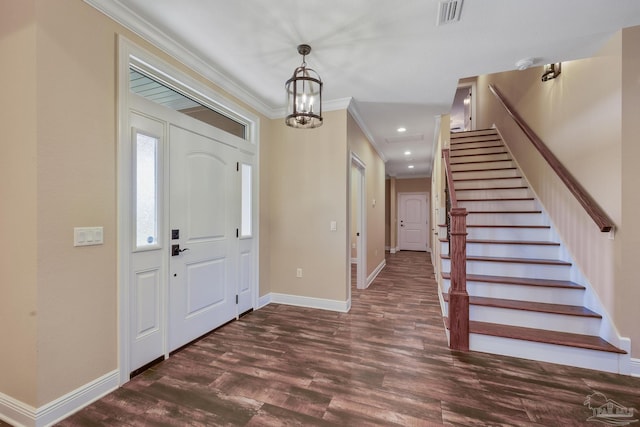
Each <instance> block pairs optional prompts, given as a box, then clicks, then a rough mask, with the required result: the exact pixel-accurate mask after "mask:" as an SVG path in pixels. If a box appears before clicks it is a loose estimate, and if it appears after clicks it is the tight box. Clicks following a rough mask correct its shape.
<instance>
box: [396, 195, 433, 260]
mask: <svg viewBox="0 0 640 427" xmlns="http://www.w3.org/2000/svg"><path fill="white" fill-rule="evenodd" d="M428 221H429V212H428V206H427V194H426V193H400V194H398V237H399V241H398V243H399V244H398V246H399V248H400V250H401V251H402V250H405V251H426V250H427V249H428V248H427V230H428V229H429V224H428Z"/></svg>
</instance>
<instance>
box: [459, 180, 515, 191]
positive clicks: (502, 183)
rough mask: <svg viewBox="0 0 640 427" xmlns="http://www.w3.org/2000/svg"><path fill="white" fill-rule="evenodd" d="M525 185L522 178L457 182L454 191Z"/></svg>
mask: <svg viewBox="0 0 640 427" xmlns="http://www.w3.org/2000/svg"><path fill="white" fill-rule="evenodd" d="M525 185H526V184H525V183H524V180H523V179H522V178H509V179H489V180H476V181H457V182H456V183H455V187H456V191H459V190H464V189H467V188H492V187H522V186H525Z"/></svg>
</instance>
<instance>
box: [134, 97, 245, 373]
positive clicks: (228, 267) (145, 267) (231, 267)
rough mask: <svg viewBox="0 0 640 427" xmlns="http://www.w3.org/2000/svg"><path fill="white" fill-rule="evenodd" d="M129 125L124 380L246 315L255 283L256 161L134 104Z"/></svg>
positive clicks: (198, 128) (144, 104)
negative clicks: (143, 367) (133, 372)
mask: <svg viewBox="0 0 640 427" xmlns="http://www.w3.org/2000/svg"><path fill="white" fill-rule="evenodd" d="M129 123H130V127H131V132H130V134H131V140H130V141H131V146H132V149H131V154H132V173H133V176H132V179H133V181H132V189H131V191H132V195H131V198H132V201H133V203H132V206H131V208H132V213H131V218H132V219H133V224H132V225H133V227H132V230H131V236H132V239H131V240H132V242H131V250H130V257H129V263H128V266H129V267H128V268H129V275H128V280H127V283H128V285H127V294H128V307H129V322H128V323H129V326H128V327H129V332H128V336H129V342H128V348H129V354H128V373H129V372H132V371H135V370H136V369H138V368H140V367H142V366H144V365H146V364H148V363H149V362H152V361H154V360H156V359H158V358H160V357H164V356H166V355H168V354H169V353H170V352H171V351H173V350H176V349H178V348H180V347H182V346H183V345H185V344H188V343H189V342H191V341H193V340H194V339H196V338H198V337H200V336H201V335H203V334H206V333H207V332H209V331H211V330H213V329H215V328H217V327H219V326H221V325H223V324H224V323H226V322H228V321H229V320H232V319H234V318H236V316H237V315H238V314H242V313H244V312H246V311H248V310H251V309H252V308H253V305H254V294H255V289H256V281H257V268H256V264H257V253H256V229H257V228H256V227H257V226H256V215H255V210H256V204H257V202H256V200H257V195H256V192H255V188H256V169H255V168H256V165H255V161H256V159H255V155H254V154H252V153H249V152H246V151H245V150H240V149H238V148H237V147H234V146H233V143H234V137H229V135H228V134H226V133H225V132H222V131H220V130H218V129H215V128H212V127H211V126H209V125H206V124H204V123H202V122H200V121H197V120H195V119H193V118H190V117H187V116H185V115H184V114H181V113H179V112H176V111H172V110H169V109H167V108H164V107H162V106H159V105H157V104H155V103H153V102H150V101H148V100H146V99H143V98H141V97H137V96H133V95H132V96H131V110H130V115H129ZM236 140H237V138H236ZM174 248H175V249H174ZM174 250H175V252H174ZM174 254H175V255H174Z"/></svg>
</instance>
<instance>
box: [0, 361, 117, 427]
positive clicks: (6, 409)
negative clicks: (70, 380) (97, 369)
mask: <svg viewBox="0 0 640 427" xmlns="http://www.w3.org/2000/svg"><path fill="white" fill-rule="evenodd" d="M119 375H120V374H119V372H118V370H114V371H111V372H109V373H108V374H105V375H103V376H101V377H100V378H97V379H95V380H93V381H91V382H90V383H87V384H85V385H83V386H82V387H79V388H77V389H75V390H74V391H72V392H70V393H67V394H65V395H64V396H62V397H60V398H58V399H56V400H54V401H52V402H49V403H47V404H46V405H43V406H41V407H39V408H37V409H36V408H34V407H33V406H30V405H27V404H26V403H23V402H20V401H18V400H15V399H13V398H11V397H10V396H7V395H4V394H2V393H0V419H2V420H4V421H6V422H8V423H10V424H13V425H15V426H16V427H41V426H50V425H53V424H55V423H56V422H58V421H60V420H63V419H64V418H67V417H68V416H69V415H71V414H73V413H74V412H77V411H79V410H80V409H82V408H84V407H85V406H87V405H89V404H91V403H93V402H95V401H96V400H98V399H100V398H101V397H103V396H105V395H106V394H108V393H110V392H112V391H113V390H115V389H117V388H118V386H119V383H118V379H119Z"/></svg>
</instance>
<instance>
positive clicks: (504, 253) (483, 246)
mask: <svg viewBox="0 0 640 427" xmlns="http://www.w3.org/2000/svg"><path fill="white" fill-rule="evenodd" d="M441 250H442V253H445V254H446V253H449V244H448V243H446V242H445V243H443V244H442V245H441ZM559 252H560V249H559V247H558V246H555V245H553V246H551V245H509V244H499V243H467V256H487V257H497V258H506V257H513V258H534V259H556V258H558V255H559Z"/></svg>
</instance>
